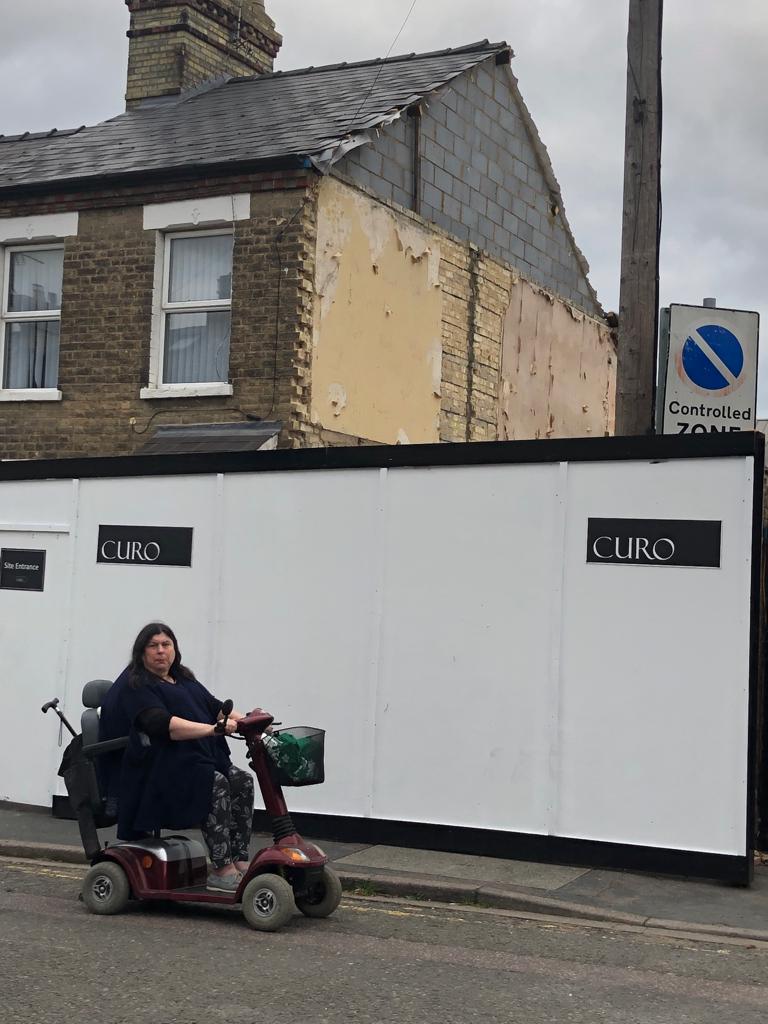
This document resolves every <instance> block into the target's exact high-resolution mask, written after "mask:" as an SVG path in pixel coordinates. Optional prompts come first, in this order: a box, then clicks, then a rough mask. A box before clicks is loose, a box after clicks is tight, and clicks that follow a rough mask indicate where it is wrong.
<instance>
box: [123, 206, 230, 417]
mask: <svg viewBox="0 0 768 1024" xmlns="http://www.w3.org/2000/svg"><path fill="white" fill-rule="evenodd" d="M213 236H227V237H229V238H234V229H233V227H232V226H231V225H230V226H227V227H219V228H206V229H201V230H196V231H158V232H157V243H156V257H155V298H154V303H153V311H152V336H151V339H150V355H149V382H148V386H147V387H144V388H141V390H140V391H139V397H140V398H204V397H207V396H216V395H231V394H232V393H233V390H234V389H233V387H232V384H231V383H230V382H228V381H199V382H190V383H186V384H185V383H179V384H165V383H163V357H164V354H165V330H166V323H167V319H168V314H169V313H211V312H217V311H222V310H228V311H229V312H230V317H231V312H232V290H231V289H230V297H229V298H228V299H208V300H206V301H199V302H198V301H192V302H170V301H169V300H168V293H169V286H170V276H171V245H172V243H173V241H174V240H175V239H177V238H203V237H213ZM232 263H233V267H232V272H233V276H234V251H233V260H232ZM230 322H231V321H230Z"/></svg>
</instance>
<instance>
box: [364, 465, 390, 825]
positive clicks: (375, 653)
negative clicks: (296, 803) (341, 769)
mask: <svg viewBox="0 0 768 1024" xmlns="http://www.w3.org/2000/svg"><path fill="white" fill-rule="evenodd" d="M387 473H388V470H387V469H380V470H379V486H378V502H377V504H378V508H377V512H378V515H377V517H376V518H377V522H378V531H377V533H378V536H377V538H376V541H377V543H376V551H377V556H376V589H375V597H374V604H373V611H372V615H371V618H372V621H371V633H370V646H369V671H368V708H367V716H366V717H367V721H366V728H367V731H368V743H367V748H368V750H369V752H370V753H369V757H368V777H367V779H366V786H365V811H364V816H365V817H367V818H372V817H373V807H374V787H375V785H376V721H377V715H378V707H379V683H380V680H381V626H382V620H383V618H384V588H385V586H386V573H387V541H388V524H389V518H388V505H387V484H388V479H387Z"/></svg>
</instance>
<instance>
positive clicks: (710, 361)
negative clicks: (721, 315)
mask: <svg viewBox="0 0 768 1024" xmlns="http://www.w3.org/2000/svg"><path fill="white" fill-rule="evenodd" d="M681 355H682V358H681V364H682V365H681V367H680V369H681V370H682V372H683V373H684V374H685V376H686V377H687V378H688V380H689V381H690V382H691V383H692V384H693V385H694V386H695V387H697V388H701V389H702V390H704V391H712V392H723V393H727V391H726V389H728V391H733V390H734V389H735V388H736V387H738V385H739V383H740V382H741V381H740V378H741V374H742V371H743V370H744V349H743V347H742V344H741V342H740V341H739V339H738V338H737V337H736V335H735V334H734V333H733V332H732V331H729V330H728V328H727V327H722V326H721V325H720V324H704V325H703V326H701V327H697V328H696V330H694V331H691V333H690V334H689V335H688V337H687V338H686V340H685V343H684V345H683V350H682V354H681ZM681 376H682V373H681Z"/></svg>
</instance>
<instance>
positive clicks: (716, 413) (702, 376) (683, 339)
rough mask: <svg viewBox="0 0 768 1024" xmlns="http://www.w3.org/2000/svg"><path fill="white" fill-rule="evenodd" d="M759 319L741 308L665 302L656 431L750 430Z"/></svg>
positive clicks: (755, 395)
mask: <svg viewBox="0 0 768 1024" xmlns="http://www.w3.org/2000/svg"><path fill="white" fill-rule="evenodd" d="M759 324H760V317H759V315H758V314H757V313H750V312H746V311H743V310H737V309H710V308H708V307H705V306H683V305H673V306H670V317H669V356H668V359H667V367H666V377H665V389H664V407H663V423H662V427H661V432H662V433H664V434H707V433H716V432H721V433H737V432H739V431H744V430H754V429H755V417H756V415H757V412H756V401H757V347H758V334H759Z"/></svg>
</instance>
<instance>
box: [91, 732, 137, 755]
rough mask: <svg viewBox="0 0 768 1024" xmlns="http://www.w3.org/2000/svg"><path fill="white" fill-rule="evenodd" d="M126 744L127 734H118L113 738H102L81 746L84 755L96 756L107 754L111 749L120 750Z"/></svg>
mask: <svg viewBox="0 0 768 1024" xmlns="http://www.w3.org/2000/svg"><path fill="white" fill-rule="evenodd" d="M127 746H128V737H127V736H118V737H117V739H114V740H102V741H101V742H100V743H89V744H88V745H87V746H85V747H83V754H84V755H85V757H98V756H99V754H109V753H110V752H111V751H113V750H122V749H123V748H124V747H127Z"/></svg>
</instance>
